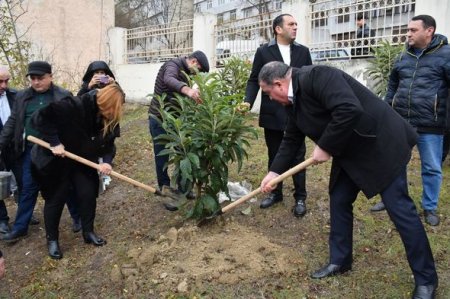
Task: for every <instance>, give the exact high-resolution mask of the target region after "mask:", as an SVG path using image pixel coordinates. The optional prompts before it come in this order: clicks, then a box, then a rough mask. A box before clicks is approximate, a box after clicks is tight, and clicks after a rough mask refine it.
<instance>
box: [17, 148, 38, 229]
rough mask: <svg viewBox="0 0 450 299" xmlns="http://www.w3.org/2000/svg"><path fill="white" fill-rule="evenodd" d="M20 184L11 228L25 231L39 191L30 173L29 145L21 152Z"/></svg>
mask: <svg viewBox="0 0 450 299" xmlns="http://www.w3.org/2000/svg"><path fill="white" fill-rule="evenodd" d="M22 184H23V187H22V190H21V192H20V196H19V202H18V208H17V213H16V220H15V222H14V226H13V230H14V231H18V232H27V231H28V225H29V224H30V220H31V216H32V215H33V210H34V206H35V205H36V200H37V196H38V193H39V185H38V183H37V182H36V181H35V180H34V179H33V177H32V175H31V146H27V147H26V148H25V152H24V153H23V154H22Z"/></svg>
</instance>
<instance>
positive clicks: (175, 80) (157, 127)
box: [149, 51, 209, 211]
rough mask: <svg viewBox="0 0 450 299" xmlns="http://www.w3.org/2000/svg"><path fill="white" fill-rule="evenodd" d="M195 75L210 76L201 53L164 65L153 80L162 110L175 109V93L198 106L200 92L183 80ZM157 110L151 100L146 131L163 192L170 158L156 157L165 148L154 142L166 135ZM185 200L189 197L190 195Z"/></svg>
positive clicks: (170, 206) (170, 207)
mask: <svg viewBox="0 0 450 299" xmlns="http://www.w3.org/2000/svg"><path fill="white" fill-rule="evenodd" d="M196 71H200V72H206V73H207V72H209V63H208V59H207V57H206V55H205V53H203V52H202V51H195V52H194V53H192V54H191V55H189V56H187V57H178V58H174V59H172V60H169V61H167V62H166V63H164V64H163V65H162V66H161V68H160V69H159V72H158V75H157V77H156V82H155V91H154V94H155V95H156V96H162V95H163V94H165V95H166V97H165V98H164V105H165V107H177V106H178V104H177V101H176V100H175V94H176V93H178V94H180V95H185V96H188V97H189V98H191V99H193V100H194V101H196V102H197V103H201V98H200V92H199V90H198V89H195V88H191V87H189V85H188V80H189V78H188V77H187V76H186V74H194V73H195V72H196ZM159 109H160V103H159V100H158V99H157V98H156V97H154V98H153V99H152V101H151V103H150V109H149V129H150V134H151V136H152V140H153V151H154V155H155V164H156V176H157V178H158V186H159V188H160V189H161V190H162V189H163V188H164V186H166V187H169V186H170V178H169V175H168V173H167V169H165V168H164V165H165V164H166V163H167V161H168V160H169V157H168V156H167V155H163V156H160V155H159V153H160V152H161V151H162V150H163V149H164V145H163V144H159V143H158V142H155V138H156V137H158V136H159V135H162V134H165V130H164V129H163V127H162V126H161V124H160V120H161V115H160V113H159ZM158 120H159V121H158ZM180 191H186V190H180ZM187 196H189V193H188V195H187ZM189 197H190V196H189ZM164 206H165V207H166V209H168V210H169V211H176V210H178V208H177V207H176V206H175V205H173V204H171V203H164Z"/></svg>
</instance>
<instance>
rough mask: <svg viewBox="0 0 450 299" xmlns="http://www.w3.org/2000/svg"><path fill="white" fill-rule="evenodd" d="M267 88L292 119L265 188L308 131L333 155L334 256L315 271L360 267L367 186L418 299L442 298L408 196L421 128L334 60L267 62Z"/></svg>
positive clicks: (319, 154)
mask: <svg viewBox="0 0 450 299" xmlns="http://www.w3.org/2000/svg"><path fill="white" fill-rule="evenodd" d="M259 84H260V86H261V89H262V90H263V91H264V92H265V93H267V94H268V95H269V96H270V98H271V99H272V100H273V101H276V102H278V103H280V104H282V105H284V106H286V109H287V111H288V114H289V121H288V125H287V128H286V132H285V135H284V138H283V141H282V143H281V145H280V148H279V150H278V153H277V156H276V157H275V160H274V161H273V163H272V165H271V167H270V171H269V173H268V174H267V175H266V177H265V178H264V179H263V181H262V183H261V188H262V190H263V191H264V192H271V191H272V189H273V187H271V186H269V185H268V184H267V183H268V182H269V181H270V180H271V179H273V178H275V177H277V176H278V174H280V173H282V172H284V171H286V170H287V169H288V168H289V167H290V165H291V161H292V159H293V158H294V156H295V153H296V152H297V149H298V148H299V147H300V146H302V145H303V142H304V141H303V140H304V137H305V136H308V137H309V138H310V139H311V140H313V141H314V142H315V143H316V146H315V148H314V151H313V154H312V157H313V159H314V160H315V161H316V162H317V163H321V162H325V161H327V160H329V159H330V158H331V157H333V163H332V168H331V175H330V185H329V193H330V223H331V229H330V237H329V248H330V260H329V263H328V264H327V265H326V266H324V267H323V268H321V269H319V270H317V271H316V272H314V273H312V275H311V277H312V278H325V277H328V276H332V275H336V274H340V273H344V272H346V271H348V270H350V269H351V267H352V242H353V241H352V240H353V238H352V234H353V211H352V205H353V202H354V201H355V199H356V197H357V195H358V193H359V191H362V192H363V193H364V194H365V195H366V196H367V197H368V198H370V197H373V196H375V195H376V194H380V195H381V198H382V200H383V202H384V204H385V205H386V209H387V211H388V214H389V217H390V218H391V220H392V221H393V222H394V224H395V227H396V228H397V231H398V232H399V234H400V237H401V239H402V241H403V244H404V246H405V249H406V255H407V258H408V262H409V265H410V267H411V269H412V272H413V274H414V279H415V283H416V288H415V289H414V295H413V298H434V295H435V291H436V288H437V285H438V277H437V273H436V269H435V265H434V260H433V255H432V253H431V248H430V245H429V242H428V238H427V235H426V233H425V230H424V228H423V225H422V222H421V221H420V218H419V216H418V214H417V211H416V207H415V205H414V202H413V201H412V199H411V198H410V197H409V195H408V185H407V178H406V165H407V163H408V161H409V159H410V157H411V148H412V147H413V146H414V145H415V143H416V139H417V134H416V133H415V130H414V129H413V128H412V127H411V126H410V125H409V124H407V123H406V122H405V121H404V120H403V119H402V118H401V117H400V116H399V115H398V114H397V113H396V112H395V111H393V109H392V108H391V107H389V105H387V104H386V103H385V102H383V101H381V100H380V99H379V98H377V97H376V96H375V95H374V94H373V93H371V92H370V91H369V90H368V89H367V88H365V87H364V86H363V85H361V84H360V83H359V82H358V81H356V80H355V79H353V78H352V77H351V76H349V75H348V74H346V73H344V72H342V71H340V70H337V69H335V68H331V67H327V66H305V67H302V68H301V69H296V68H290V67H289V66H287V65H285V64H283V63H280V62H271V63H268V64H266V65H265V66H264V67H263V68H262V70H261V72H260V74H259Z"/></svg>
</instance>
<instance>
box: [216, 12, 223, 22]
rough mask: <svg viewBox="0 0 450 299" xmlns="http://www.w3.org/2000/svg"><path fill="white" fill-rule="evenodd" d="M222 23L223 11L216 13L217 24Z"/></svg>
mask: <svg viewBox="0 0 450 299" xmlns="http://www.w3.org/2000/svg"><path fill="white" fill-rule="evenodd" d="M222 23H223V13H220V14H218V15H217V24H222Z"/></svg>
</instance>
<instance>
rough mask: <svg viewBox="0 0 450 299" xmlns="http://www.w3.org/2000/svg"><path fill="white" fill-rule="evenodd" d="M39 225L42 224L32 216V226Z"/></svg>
mask: <svg viewBox="0 0 450 299" xmlns="http://www.w3.org/2000/svg"><path fill="white" fill-rule="evenodd" d="M39 223H41V222H40V221H39V220H37V219H36V218H34V216H31V220H30V225H38V224H39Z"/></svg>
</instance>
